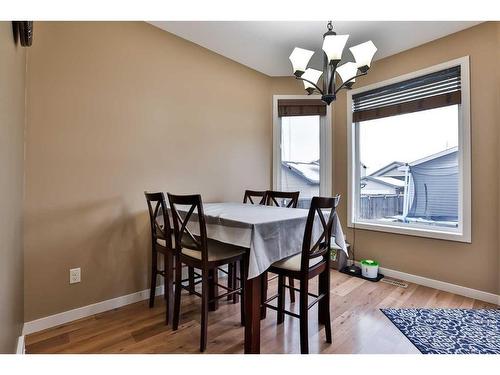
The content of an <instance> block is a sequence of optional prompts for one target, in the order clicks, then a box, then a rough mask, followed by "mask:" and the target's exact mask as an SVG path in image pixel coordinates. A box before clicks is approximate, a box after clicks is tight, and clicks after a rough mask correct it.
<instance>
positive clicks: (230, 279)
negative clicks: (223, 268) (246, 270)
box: [226, 263, 235, 301]
mask: <svg viewBox="0 0 500 375" xmlns="http://www.w3.org/2000/svg"><path fill="white" fill-rule="evenodd" d="M233 272H234V263H229V264H228V265H227V287H228V288H229V289H233V288H235V286H233ZM226 299H227V300H228V301H231V300H232V299H233V296H232V295H229V296H227V297H226Z"/></svg>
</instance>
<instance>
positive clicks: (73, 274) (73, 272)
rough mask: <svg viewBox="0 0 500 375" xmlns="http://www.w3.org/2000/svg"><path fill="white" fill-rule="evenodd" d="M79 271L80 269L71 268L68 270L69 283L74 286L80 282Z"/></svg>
mask: <svg viewBox="0 0 500 375" xmlns="http://www.w3.org/2000/svg"><path fill="white" fill-rule="evenodd" d="M81 272H82V271H81V269H80V268H71V269H70V270H69V283H70V284H75V283H79V282H80V281H82V279H81Z"/></svg>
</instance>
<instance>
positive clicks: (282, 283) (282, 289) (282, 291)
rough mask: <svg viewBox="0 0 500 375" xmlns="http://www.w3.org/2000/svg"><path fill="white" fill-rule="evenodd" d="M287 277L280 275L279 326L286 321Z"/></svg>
mask: <svg viewBox="0 0 500 375" xmlns="http://www.w3.org/2000/svg"><path fill="white" fill-rule="evenodd" d="M284 310H285V276H282V275H278V324H281V323H283V321H284V320H285V312H284Z"/></svg>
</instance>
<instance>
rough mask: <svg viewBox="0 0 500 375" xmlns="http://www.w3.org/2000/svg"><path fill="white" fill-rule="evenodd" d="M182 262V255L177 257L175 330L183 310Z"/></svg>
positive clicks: (173, 324) (173, 323)
mask: <svg viewBox="0 0 500 375" xmlns="http://www.w3.org/2000/svg"><path fill="white" fill-rule="evenodd" d="M181 283H182V263H181V260H180V257H179V256H177V257H175V300H174V317H173V322H172V329H173V330H174V331H175V330H177V328H178V327H179V318H180V312H181V291H182V285H181Z"/></svg>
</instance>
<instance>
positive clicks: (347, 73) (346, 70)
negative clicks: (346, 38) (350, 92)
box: [337, 61, 358, 89]
mask: <svg viewBox="0 0 500 375" xmlns="http://www.w3.org/2000/svg"><path fill="white" fill-rule="evenodd" d="M337 73H338V74H339V76H340V79H341V80H342V82H347V84H346V86H347V88H348V89H349V88H351V87H352V85H353V84H354V82H355V81H356V74H357V73H358V64H356V63H354V62H352V61H351V62H347V63H345V64H342V65H339V66H338V67H337Z"/></svg>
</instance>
